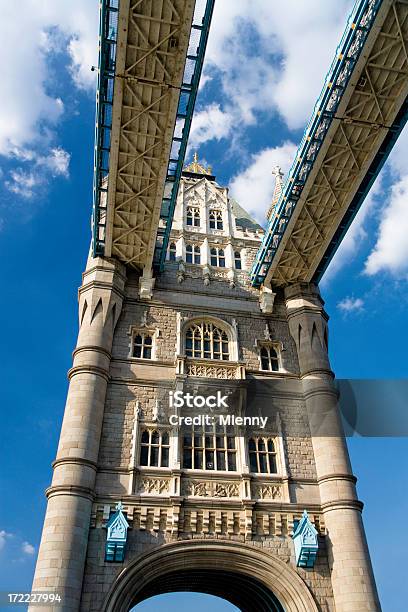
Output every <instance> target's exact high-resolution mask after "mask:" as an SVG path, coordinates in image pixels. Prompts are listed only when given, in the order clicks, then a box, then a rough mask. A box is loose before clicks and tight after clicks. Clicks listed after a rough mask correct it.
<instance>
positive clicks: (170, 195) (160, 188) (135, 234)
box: [94, 0, 214, 270]
mask: <svg viewBox="0 0 408 612" xmlns="http://www.w3.org/2000/svg"><path fill="white" fill-rule="evenodd" d="M213 2H214V0H206V1H205V2H204V3H203V2H198V3H197V5H198V6H196V7H195V1H194V0H120V4H119V5H118V0H116V2H114V1H113V0H103V2H102V10H101V52H100V82H102V79H103V78H105V77H104V76H103V75H104V74H105V73H106V71H107V66H106V61H105V58H106V53H105V51H104V49H105V48H106V45H108V41H109V40H112V41H113V42H112V43H109V44H111V46H110V47H109V49H110V54H109V56H110V62H109V63H108V68H109V86H108V87H107V88H105V89H106V90H107V91H109V100H108V102H109V117H108V120H107V121H105V122H104V124H106V125H107V126H108V127H107V128H105V133H104V134H101V132H102V128H101V122H100V117H101V110H100V109H101V106H103V105H104V104H105V98H106V97H107V96H106V94H105V90H102V91H101V88H100V87H98V92H99V93H100V94H101V93H102V95H100V96H99V106H98V123H97V137H96V163H95V185H94V254H95V255H97V254H103V255H106V256H108V257H111V256H112V257H118V258H119V259H121V260H122V261H124V262H125V263H126V264H129V265H131V266H133V267H136V268H138V269H140V270H142V269H144V268H148V269H149V270H150V268H151V267H152V264H153V258H154V257H155V260H156V265H158V266H160V263H161V261H162V260H163V259H164V256H163V250H164V249H165V248H166V246H167V242H166V240H168V233H169V231H170V226H171V220H172V215H173V210H174V203H175V196H176V193H175V192H176V191H177V188H178V181H179V179H180V175H181V168H182V164H183V161H184V155H185V149H186V144H187V138H188V134H189V129H190V123H191V115H192V112H193V108H194V102H195V96H196V91H197V88H198V82H199V78H200V73H201V68H202V62H203V56H204V51H205V46H206V41H207V36H208V28H209V24H210V20H211V15H212V10H213ZM113 4H114V6H113ZM111 13H112V14H113V13H114V14H115V23H114V25H115V27H114V28H112V25H111V23H112V19H111V18H110V17H108V15H110V14H111ZM109 36H110V39H109ZM101 99H102V100H103V104H101V102H100V101H101ZM106 104H107V102H106ZM103 141H105V142H106V146H105V147H104V148H103V151H104V159H103V164H102V163H101V159H102V155H101V151H102V143H103Z"/></svg>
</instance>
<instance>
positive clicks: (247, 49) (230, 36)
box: [203, 0, 353, 140]
mask: <svg viewBox="0 0 408 612" xmlns="http://www.w3.org/2000/svg"><path fill="white" fill-rule="evenodd" d="M352 4H353V3H352V0H339V1H338V2H336V3H332V2H327V1H326V0H311V1H310V2H299V1H298V0H275V1H274V2H273V5H272V3H271V2H270V0H256V1H252V2H248V1H247V0H234V1H233V2H232V1H229V2H217V3H216V4H215V10H214V17H213V22H212V25H211V31H210V36H209V42H208V49H207V52H206V61H205V66H204V76H205V77H208V76H211V77H212V80H214V76H217V77H218V78H219V81H220V84H221V85H220V87H221V91H222V95H223V98H224V99H225V101H226V102H225V107H224V108H221V109H220V110H221V111H227V112H228V114H229V115H233V116H234V129H237V130H239V129H240V128H242V127H245V126H247V125H252V124H255V123H257V121H258V120H259V114H260V113H261V112H267V113H269V114H273V113H275V112H276V111H277V112H279V113H280V115H281V116H282V118H283V119H284V121H285V122H286V123H287V125H288V126H289V128H291V129H294V128H299V127H303V126H304V125H305V123H306V121H307V119H308V118H309V117H310V115H311V113H312V110H313V106H314V103H315V101H316V99H317V96H318V95H319V93H320V90H321V88H322V85H323V79H324V75H325V74H326V72H327V70H328V68H329V65H330V62H331V60H332V59H333V57H334V52H335V49H336V46H337V44H338V42H339V40H340V36H341V34H342V31H343V29H344V27H345V23H346V17H347V15H348V13H349V11H350V9H351V7H352ZM285 16H290V18H288V19H285V18H284V17H285ZM204 135H206V136H207V139H208V140H210V139H211V138H214V137H216V136H215V134H214V133H213V132H212V131H211V130H209V131H207V132H205V133H203V137H204Z"/></svg>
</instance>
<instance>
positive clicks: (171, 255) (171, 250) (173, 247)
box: [169, 242, 176, 261]
mask: <svg viewBox="0 0 408 612" xmlns="http://www.w3.org/2000/svg"><path fill="white" fill-rule="evenodd" d="M169 260H170V261H176V243H175V242H171V243H170V246H169Z"/></svg>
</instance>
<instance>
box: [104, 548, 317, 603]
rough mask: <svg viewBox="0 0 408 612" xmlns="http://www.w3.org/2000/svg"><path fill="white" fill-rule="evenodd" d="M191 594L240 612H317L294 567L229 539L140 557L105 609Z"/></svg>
mask: <svg viewBox="0 0 408 612" xmlns="http://www.w3.org/2000/svg"><path fill="white" fill-rule="evenodd" d="M188 591H190V592H200V593H206V594H210V595H215V596H217V597H221V598H223V599H225V600H227V601H229V602H230V603H232V604H233V605H235V606H236V607H238V608H239V610H241V612H253V611H254V610H256V611H257V612H317V607H316V603H315V601H314V599H313V596H312V595H311V593H310V591H309V589H308V587H307V586H306V584H305V583H304V581H303V580H302V579H301V577H300V576H299V574H297V572H296V571H295V570H294V569H293V568H292V567H290V566H289V565H288V564H286V563H283V562H282V561H280V560H279V559H277V558H276V557H274V556H272V555H271V554H269V553H266V552H264V551H263V550H259V549H257V548H255V547H254V546H249V545H247V544H243V543H237V542H229V541H225V540H224V541H216V542H214V541H209V540H189V541H186V540H183V541H178V542H174V543H171V544H165V545H163V546H160V547H157V548H155V549H153V550H151V551H150V552H147V553H145V554H143V555H141V556H139V557H138V558H136V559H135V560H134V561H132V562H131V563H130V564H129V565H128V566H127V567H126V568H125V569H123V570H122V572H121V573H120V574H119V576H118V577H117V579H116V581H115V582H114V584H113V586H112V588H111V590H110V592H109V594H108V596H107V598H106V601H105V605H104V608H103V610H104V612H129V610H131V609H132V608H133V607H134V606H136V605H137V604H138V603H140V602H142V601H144V600H146V599H149V598H151V597H154V596H155V595H160V594H163V593H171V592H188ZM135 612H136V611H135Z"/></svg>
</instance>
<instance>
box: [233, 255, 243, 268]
mask: <svg viewBox="0 0 408 612" xmlns="http://www.w3.org/2000/svg"><path fill="white" fill-rule="evenodd" d="M234 262H235V269H236V270H242V259H241V253H240V252H239V251H235V252H234Z"/></svg>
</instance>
